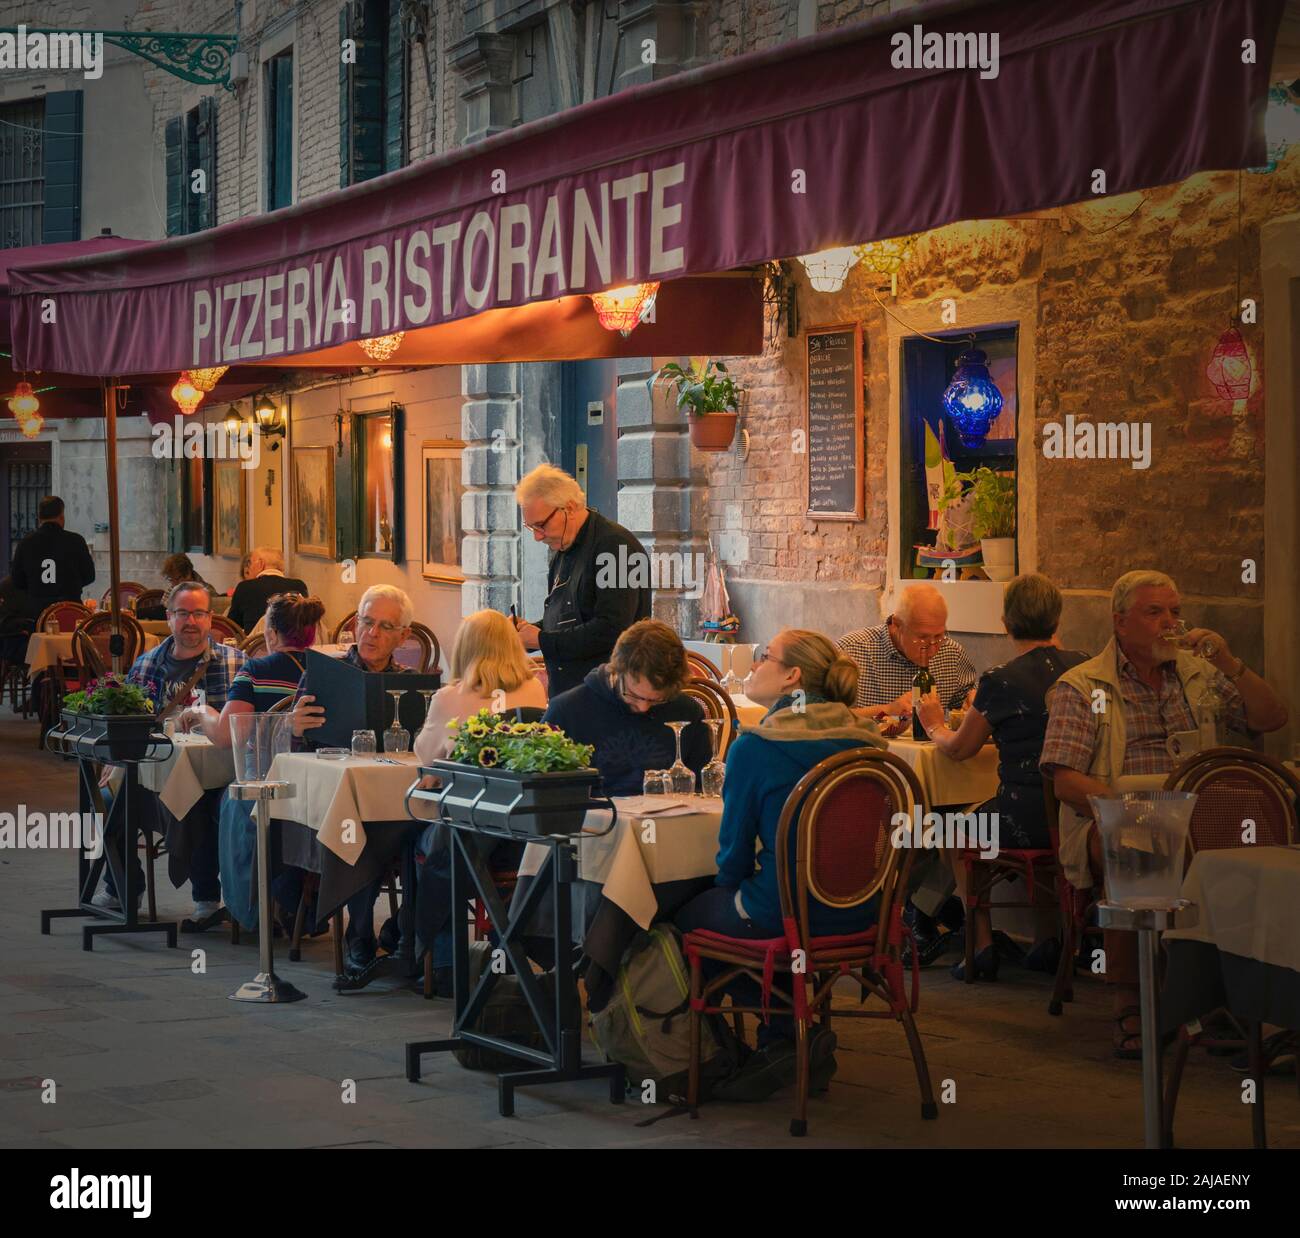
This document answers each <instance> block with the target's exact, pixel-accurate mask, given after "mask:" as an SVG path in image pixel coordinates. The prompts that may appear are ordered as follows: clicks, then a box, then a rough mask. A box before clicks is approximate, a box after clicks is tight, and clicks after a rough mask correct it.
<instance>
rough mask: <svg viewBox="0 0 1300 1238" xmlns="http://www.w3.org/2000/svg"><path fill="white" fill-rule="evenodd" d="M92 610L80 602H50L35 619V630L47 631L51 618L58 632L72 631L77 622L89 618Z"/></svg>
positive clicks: (92, 612)
mask: <svg viewBox="0 0 1300 1238" xmlns="http://www.w3.org/2000/svg"><path fill="white" fill-rule="evenodd" d="M92 614H94V611H92V610H91V609H90V607H89V606H86V605H85V604H84V603H82V602H51V603H50V605H48V606H47V607H46V608H45V609H44V610H43V611H41V613H40V615H39V616H38V617H37V619H36V631H38V632H47V631H49V626H48V625H49V622H50V620H51V619H53V620H54V621H55V622H56V623H57V624H58V625H59V628H58V630H59V631H60V632H72V631H75V630H76V627H77V624H79V623H81V622H82V621H83V620H85V619H89V618H90V616H91V615H92Z"/></svg>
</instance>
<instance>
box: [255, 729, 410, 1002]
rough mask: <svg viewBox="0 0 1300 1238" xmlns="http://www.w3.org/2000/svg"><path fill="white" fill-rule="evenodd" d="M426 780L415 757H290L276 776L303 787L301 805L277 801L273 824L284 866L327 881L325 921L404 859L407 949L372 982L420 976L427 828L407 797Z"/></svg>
mask: <svg viewBox="0 0 1300 1238" xmlns="http://www.w3.org/2000/svg"><path fill="white" fill-rule="evenodd" d="M418 776H419V759H418V758H417V757H416V755H415V754H414V753H413V752H402V753H386V754H383V755H382V756H381V755H379V754H376V755H375V756H373V757H369V756H367V757H354V756H347V757H344V758H343V759H342V760H330V759H327V758H324V757H321V756H319V755H318V754H317V753H314V752H291V753H284V754H281V755H280V756H278V757H276V758H275V761H274V762H273V763H272V765H271V770H270V773H269V775H268V777H269V778H270V779H271V780H272V781H276V780H283V781H285V782H290V783H293V784H294V785H295V787H296V788H297V795H296V796H295V797H294V798H292V799H285V800H273V801H272V804H271V817H272V819H273V820H278V821H280V822H281V826H280V857H281V859H282V860H283V861H284V862H285V863H286V864H292V865H295V866H297V867H298V868H303V869H306V870H307V871H308V872H313V873H319V874H320V892H319V894H318V895H317V902H316V917H317V920H318V921H319V920H320V919H322V918H324V917H325V916H329V915H332V914H333V913H334V912H336V911H337V910H338V909H339V908H340V907H342V906H343V904H344V903H346V902H347V901H348V899H350V898H351V897H352V896H353V895H354V894H356V893H358V892H359V891H361V890H363V889H365V887H366V886H368V885H370V884H371V883H372V882H374V881H375V880H376V878H379V877H385V876H388V874H389V873H390V872H391V870H392V867H393V861H394V859H395V858H397V857H398V856H399V854H400V856H401V861H402V876H401V880H402V891H403V898H402V906H401V911H400V913H399V919H400V923H401V929H402V944H401V948H400V950H399V953H398V956H397V957H396V958H395V959H393V961H392V962H391V963H389V962H384V961H383V960H379V961H378V962H377V964H376V965H375V967H374V968H373V970H369V971H367V973H366V976H365V981H366V983H369V981H370V980H374V979H377V978H379V977H380V976H382V975H393V974H396V975H402V976H411V975H413V974H414V972H415V840H416V839H417V838H418V837H419V834H420V831H421V829H422V827H421V826H420V825H419V824H418V823H414V822H412V820H411V818H410V817H409V816H408V815H407V811H406V793H407V791H408V790H409V789H410V787H411V784H412V783H413V782H414V781H415V780H416V779H417V778H418ZM389 957H390V958H392V956H389Z"/></svg>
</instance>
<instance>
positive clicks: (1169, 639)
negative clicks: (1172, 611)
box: [1160, 619, 1219, 660]
mask: <svg viewBox="0 0 1300 1238" xmlns="http://www.w3.org/2000/svg"><path fill="white" fill-rule="evenodd" d="M1190 631H1191V629H1190V628H1189V627H1188V626H1187V623H1186V621H1185V620H1183V619H1179V620H1178V622H1177V623H1175V624H1174V626H1173V627H1172V628H1166V629H1165V630H1164V631H1163V632H1162V633H1161V634H1160V639H1161V640H1163V641H1164V642H1165V643H1166V644H1169V645H1174V646H1176V647H1178V648H1179V649H1186V648H1187V645H1186V643H1185V642H1186V640H1187V634H1188V632H1190ZM1218 651H1219V644H1218V642H1217V641H1215V640H1211V639H1210V638H1209V637H1206V638H1205V639H1204V640H1203V641H1201V643H1200V644H1199V645H1197V647H1196V649H1195V653H1196V656H1197V657H1198V658H1205V659H1207V660H1208V659H1210V658H1212V657H1214V655H1215V654H1216V653H1218Z"/></svg>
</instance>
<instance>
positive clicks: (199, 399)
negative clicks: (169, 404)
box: [172, 370, 203, 417]
mask: <svg viewBox="0 0 1300 1238" xmlns="http://www.w3.org/2000/svg"><path fill="white" fill-rule="evenodd" d="M172 399H173V400H175V401H176V406H177V408H179V409H180V410H181V413H182V414H183V415H184V416H186V417H188V416H189V415H190V414H191V413H192V412H193V411H194V410H195V409H196V408H198V406H199V405H200V404H202V403H203V392H202V391H200V390H199V388H198V386H197V385H196V384H195V382H194V378H193V376H192V375H191V374H190V372H189V370H182V371H181V376H180V378H178V379H177V380H176V385H175V386H174V387H173V388H172Z"/></svg>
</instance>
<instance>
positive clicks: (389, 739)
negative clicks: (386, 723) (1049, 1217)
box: [384, 688, 411, 752]
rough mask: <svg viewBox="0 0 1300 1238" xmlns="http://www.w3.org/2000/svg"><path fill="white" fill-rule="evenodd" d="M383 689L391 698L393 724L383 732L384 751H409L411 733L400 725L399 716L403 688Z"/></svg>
mask: <svg viewBox="0 0 1300 1238" xmlns="http://www.w3.org/2000/svg"><path fill="white" fill-rule="evenodd" d="M385 691H386V692H387V693H388V695H389V696H391V697H392V698H393V725H392V726H390V727H389V728H388V729H387V730H386V731H385V732H384V751H385V752H410V750H411V733H410V732H409V731H408V730H406V728H405V727H403V726H402V721H401V716H400V709H401V704H402V695H403V691H404V689H402V688H386V689H385Z"/></svg>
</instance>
